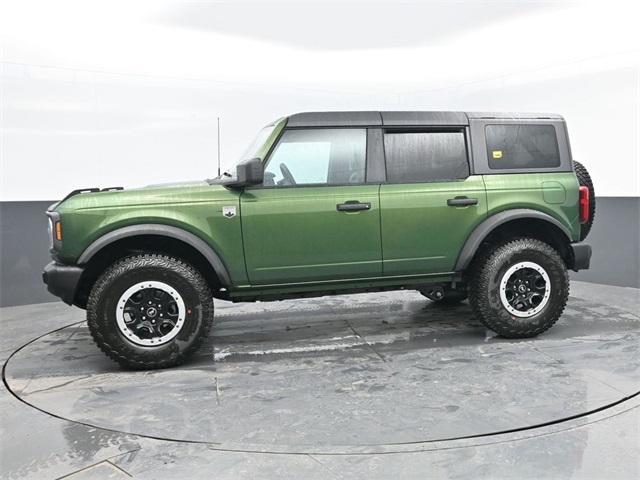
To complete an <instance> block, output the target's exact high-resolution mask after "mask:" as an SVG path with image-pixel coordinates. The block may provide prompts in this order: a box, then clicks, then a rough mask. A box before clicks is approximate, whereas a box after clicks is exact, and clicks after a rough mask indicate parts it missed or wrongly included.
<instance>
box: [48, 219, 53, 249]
mask: <svg viewBox="0 0 640 480" xmlns="http://www.w3.org/2000/svg"><path fill="white" fill-rule="evenodd" d="M47 220H49V222H48V224H47V232H48V233H49V250H52V249H53V220H51V217H49V218H47Z"/></svg>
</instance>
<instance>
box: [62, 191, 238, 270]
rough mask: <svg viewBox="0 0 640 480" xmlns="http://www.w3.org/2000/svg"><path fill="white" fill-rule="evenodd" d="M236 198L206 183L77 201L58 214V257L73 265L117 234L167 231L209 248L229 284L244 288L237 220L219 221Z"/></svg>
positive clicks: (65, 204)
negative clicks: (134, 228) (145, 228)
mask: <svg viewBox="0 0 640 480" xmlns="http://www.w3.org/2000/svg"><path fill="white" fill-rule="evenodd" d="M239 197H240V193H239V192H238V191H234V190H230V189H227V188H224V187H222V186H220V185H209V184H207V183H205V182H202V183H198V184H192V185H189V186H185V185H183V186H159V187H147V188H142V189H132V190H123V191H116V192H104V193H87V194H81V195H77V196H75V197H72V198H70V199H68V200H67V201H65V202H63V203H62V204H61V205H60V206H59V207H58V208H57V211H58V212H59V213H60V216H61V222H62V228H63V242H62V249H61V251H60V252H59V253H58V257H59V258H60V259H61V260H63V261H66V262H69V263H73V262H75V261H76V260H77V259H78V258H79V257H80V255H81V254H82V252H83V251H84V250H85V249H86V248H87V247H88V246H89V245H90V244H91V243H92V242H93V241H95V240H97V239H98V238H100V237H101V236H102V235H104V234H106V233H108V232H111V231H113V230H116V229H117V228H121V227H126V226H129V225H136V224H144V223H147V224H160V225H171V226H174V227H178V228H182V229H184V230H186V231H188V232H190V233H193V234H194V235H196V236H198V237H200V238H201V239H202V240H204V241H205V242H206V243H208V244H209V245H210V246H211V248H212V249H213V250H214V251H215V252H216V253H217V254H218V255H219V256H220V258H221V259H222V261H223V262H224V264H225V265H227V268H228V270H229V274H230V276H231V279H232V281H233V282H234V283H246V271H245V268H244V253H243V250H242V232H241V227H240V217H239V215H236V216H235V217H233V218H225V217H224V216H223V215H222V207H223V206H235V207H236V210H237V211H239V208H240V202H239Z"/></svg>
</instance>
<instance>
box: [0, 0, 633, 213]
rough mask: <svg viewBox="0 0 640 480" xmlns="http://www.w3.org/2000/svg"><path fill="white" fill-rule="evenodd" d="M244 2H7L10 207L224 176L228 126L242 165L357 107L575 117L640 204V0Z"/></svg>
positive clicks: (576, 130)
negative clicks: (276, 125) (249, 150)
mask: <svg viewBox="0 0 640 480" xmlns="http://www.w3.org/2000/svg"><path fill="white" fill-rule="evenodd" d="M52 3H55V7H52V5H51V4H52ZM240 3H241V8H240V9H239V7H238V6H237V4H238V2H234V3H225V2H201V3H180V2H171V1H170V2H152V3H146V2H128V3H120V2H104V3H93V2H86V1H85V2H77V3H76V2H48V3H35V4H34V3H33V2H25V1H21V2H4V3H3V6H2V11H0V35H1V40H2V49H1V50H0V53H1V55H2V64H1V68H2V69H1V71H0V81H1V85H0V86H1V90H0V102H1V113H0V200H2V201H12V200H52V199H56V198H60V197H61V196H63V195H64V194H65V193H66V192H68V191H69V190H71V189H73V188H78V187H90V186H102V187H106V186H115V185H122V186H125V187H129V186H139V185H146V184H150V183H162V182H169V181H175V180H187V179H197V178H205V177H208V176H213V175H214V174H215V169H216V165H215V158H216V149H217V144H216V117H221V121H222V144H221V150H222V163H223V168H229V167H230V166H231V165H232V164H233V162H234V161H235V160H236V159H237V157H238V156H239V155H240V154H241V153H242V151H243V149H244V147H245V146H246V144H248V143H249V141H250V140H251V138H252V136H253V135H254V134H255V133H256V131H257V130H258V129H259V128H260V127H261V126H262V125H264V124H265V123H267V122H269V121H271V120H273V119H275V118H278V117H280V116H283V115H287V114H289V113H293V112H297V111H305V110H356V109H364V110H377V109H396V110H467V111H505V110H506V111H541V112H554V113H560V114H562V115H564V116H565V118H566V119H567V122H568V125H569V132H570V138H571V143H572V148H573V153H574V157H575V158H576V159H579V160H580V161H582V162H583V163H585V164H586V165H587V166H588V168H589V170H590V171H591V173H592V176H593V177H594V178H595V182H596V188H597V193H598V194H599V195H602V196H640V149H639V138H640V93H639V92H640V60H639V59H640V55H639V52H640V35H638V34H637V31H636V26H635V22H636V21H637V18H638V8H637V7H636V4H635V2H634V3H631V2H629V3H624V2H619V3H618V2H606V3H592V2H570V3H565V2H554V3H549V2H505V1H501V2H479V1H470V0H467V1H462V2H448V3H444V2H422V3H419V4H417V3H400V4H397V3H396V4H394V3H386V4H373V5H371V4H369V3H360V2H351V3H344V2H342V3H339V4H334V3H331V2H326V3H317V2H297V3H296V4H288V3H277V4H270V5H269V7H265V6H264V5H263V4H253V3H247V2H240ZM300 4H304V8H302V7H300ZM345 5H346V6H345ZM445 26H446V27H448V28H445Z"/></svg>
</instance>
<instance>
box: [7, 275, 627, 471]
mask: <svg viewBox="0 0 640 480" xmlns="http://www.w3.org/2000/svg"><path fill="white" fill-rule="evenodd" d="M216 308H217V312H216V315H217V323H216V326H215V327H214V330H213V337H212V339H211V341H210V342H209V343H208V344H206V345H205V346H204V347H203V348H202V349H201V351H200V352H199V354H198V355H197V356H196V357H195V358H194V359H193V361H192V362H190V363H189V364H187V365H185V366H183V367H181V368H178V369H170V370H162V371H155V372H126V371H123V370H121V369H119V368H118V367H117V366H116V365H114V364H112V363H111V362H110V361H109V360H108V359H107V358H106V357H104V356H103V355H102V354H101V353H100V352H99V351H98V350H97V348H96V347H95V346H94V345H93V343H92V342H91V340H90V338H89V337H88V335H87V331H86V326H85V325H84V323H83V322H82V320H83V317H84V312H82V311H81V310H78V309H74V308H70V307H66V306H65V305H63V304H59V303H48V304H38V305H30V306H24V307H9V308H3V309H0V317H1V321H2V326H3V330H4V332H5V335H3V336H2V338H1V339H0V358H1V359H2V363H5V362H6V363H5V369H4V377H5V381H6V384H7V385H8V386H9V387H10V389H11V391H8V390H7V388H6V386H5V385H3V388H2V389H0V408H1V409H2V425H1V427H2V438H1V441H2V452H1V454H0V455H1V456H0V474H1V475H2V478H60V477H63V476H68V477H66V478H71V479H80V478H82V479H91V478H100V479H102V478H115V479H118V478H130V477H131V476H133V477H135V478H154V479H155V478H190V479H196V478H272V477H279V478H296V479H298V478H349V479H351V478H389V477H396V476H397V477H399V478H403V479H404V478H458V477H463V478H474V479H475V478H519V479H521V478H534V477H535V478H540V477H541V478H639V477H640V460H639V459H640V416H639V412H640V408H638V407H640V396H634V395H635V394H636V393H637V392H638V391H639V390H640V342H639V339H640V316H639V313H640V290H637V289H630V288H621V287H608V286H602V285H596V284H587V283H581V282H573V283H572V295H571V298H570V301H569V305H568V306H567V310H566V312H565V314H564V315H563V317H562V319H561V320H560V321H559V323H558V324H557V325H556V326H555V327H554V328H553V329H551V330H550V331H549V332H547V333H546V334H544V335H541V336H540V337H538V338H536V339H532V340H526V341H506V340H503V339H498V338H495V337H494V336H493V335H492V334H491V332H487V331H485V330H484V329H483V328H481V327H480V326H479V325H478V324H477V322H476V321H475V319H474V318H473V315H472V313H471V311H470V309H469V307H468V305H466V304H463V305H462V306H460V307H452V308H451V307H450V308H444V307H440V306H435V305H433V304H431V303H430V302H428V301H427V300H425V299H423V298H422V297H421V296H420V295H418V294H417V293H415V292H389V293H383V294H368V295H354V296H342V297H327V298H322V299H309V300H298V301H287V302H279V303H270V304H262V303H258V304H237V305H233V304H229V303H225V302H217V303H216ZM48 332H51V333H48ZM37 337H40V338H38V339H37V340H35V341H32V340H34V339H36V338H37ZM30 341H31V343H29V344H28V345H26V346H24V345H25V344H27V343H28V342H30ZM23 346H24V347H23ZM20 347H23V348H21V349H20V350H19V351H18V352H16V350H17V349H19V348H20ZM14 352H16V353H14ZM9 357H11V358H10V359H9ZM7 359H9V361H7ZM18 397H19V398H18ZM461 437H462V438H461Z"/></svg>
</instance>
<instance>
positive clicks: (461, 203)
mask: <svg viewBox="0 0 640 480" xmlns="http://www.w3.org/2000/svg"><path fill="white" fill-rule="evenodd" d="M477 204H478V199H477V198H467V197H456V198H450V199H449V200H447V205H449V206H450V207H466V206H467V205H477Z"/></svg>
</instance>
